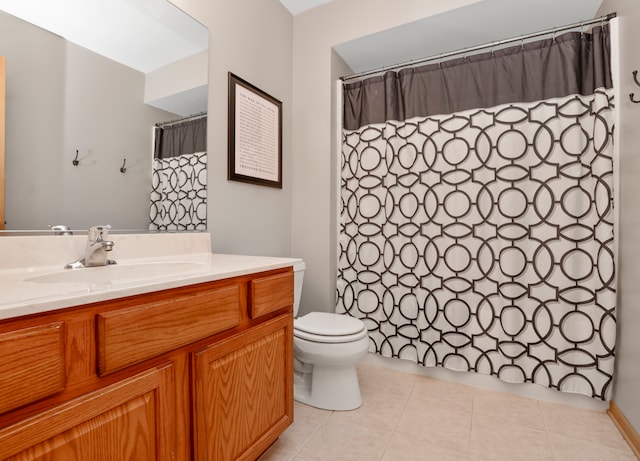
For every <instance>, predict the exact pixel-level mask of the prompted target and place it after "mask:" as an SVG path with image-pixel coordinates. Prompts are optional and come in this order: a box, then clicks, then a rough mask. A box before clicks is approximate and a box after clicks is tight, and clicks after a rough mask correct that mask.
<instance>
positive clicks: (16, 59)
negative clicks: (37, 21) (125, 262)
mask: <svg viewBox="0 0 640 461" xmlns="http://www.w3.org/2000/svg"><path fill="white" fill-rule="evenodd" d="M0 55H5V56H6V57H7V122H6V129H7V136H6V175H7V177H6V189H5V192H6V194H5V197H6V216H5V217H6V221H7V225H6V228H7V229H10V230H15V229H40V230H43V229H46V228H47V225H55V224H66V225H68V226H70V227H71V228H72V229H75V230H86V229H88V228H89V226H91V225H94V224H111V225H113V226H114V227H115V228H119V229H146V228H147V227H148V223H149V193H150V191H151V151H152V134H151V130H152V127H153V124H154V123H156V122H159V121H162V120H167V119H170V118H173V117H174V115H173V114H170V113H167V112H165V111H162V110H159V109H155V108H152V107H149V106H147V105H146V104H144V101H143V98H144V74H142V73H140V72H137V71H135V70H133V69H130V68H129V67H126V66H124V65H122V64H118V63H116V62H114V61H112V60H110V59H106V58H104V57H102V56H100V55H98V54H96V53H93V52H91V51H89V50H87V49H86V48H82V47H80V46H78V45H74V44H72V43H70V42H67V41H66V40H64V39H62V38H61V37H59V36H58V35H54V34H51V33H49V32H46V31H44V30H42V29H40V28H38V27H35V26H33V25H31V24H28V23H26V22H24V21H21V20H19V19H17V18H14V17H13V16H10V15H7V14H4V13H2V14H0ZM76 149H78V150H79V159H80V165H78V166H73V165H72V163H71V162H72V160H73V158H74V152H75V150H76ZM124 158H126V159H127V174H125V175H123V174H122V173H120V171H119V170H120V167H121V165H122V162H123V159H124Z"/></svg>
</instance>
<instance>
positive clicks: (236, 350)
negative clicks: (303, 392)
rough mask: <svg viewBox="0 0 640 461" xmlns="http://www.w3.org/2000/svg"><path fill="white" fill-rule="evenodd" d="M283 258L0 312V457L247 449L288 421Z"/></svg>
mask: <svg viewBox="0 0 640 461" xmlns="http://www.w3.org/2000/svg"><path fill="white" fill-rule="evenodd" d="M292 305H293V272H292V271H291V268H284V269H278V270H273V271H268V272H262V273H256V274H251V275H246V276H239V277H233V278H229V279H225V280H220V281H215V282H209V283H203V284H198V285H191V286H187V287H181V288H176V289H170V290H164V291H159V292H154V293H148V294H143V295H136V296H131V297H127V298H121V299H116V300H111V301H104V302H100V303H95V304H91V305H85V306H77V307H73V308H69V309H62V310H58V311H55V312H49V313H44V314H38V315H34V316H28V317H22V318H17V319H9V320H4V321H0V460H61V461H70V460H78V461H84V460H91V461H102V460H104V461H107V460H109V461H111V460H136V461H137V460H198V461H200V460H216V461H224V460H236V459H238V460H254V459H256V458H257V457H258V456H259V455H260V454H261V453H262V452H263V451H264V450H266V449H267V448H268V447H269V445H271V444H272V443H273V442H274V441H275V440H276V439H277V438H278V436H279V435H280V434H281V433H282V432H283V431H284V430H285V428H286V427H287V426H288V425H289V424H291V422H292V421H293V331H292V328H293V315H292V307H293V306H292Z"/></svg>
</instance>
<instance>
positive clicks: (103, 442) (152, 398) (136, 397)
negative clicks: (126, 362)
mask: <svg viewBox="0 0 640 461" xmlns="http://www.w3.org/2000/svg"><path fill="white" fill-rule="evenodd" d="M172 382H173V376H172V369H171V366H170V365H167V366H165V367H161V368H157V369H152V370H149V371H147V372H145V373H141V374H139V375H135V376H133V377H131V378H128V379H126V380H123V381H121V382H118V383H117V384H114V385H111V386H108V387H106V388H104V389H102V390H99V391H96V392H92V393H90V394H87V395H85V396H82V397H80V398H78V399H75V400H71V401H70V402H68V403H65V404H62V405H60V406H59V407H56V408H53V409H52V410H50V411H45V412H43V413H41V414H39V415H37V416H36V417H34V418H30V419H27V420H25V421H24V422H21V423H18V424H15V425H13V426H9V427H7V428H4V429H0V459H2V460H10V461H27V460H28V461H34V460H39V461H44V460H47V461H88V460H91V461H113V460H136V461H146V460H149V461H151V460H161V461H162V460H167V461H169V460H172V459H175V428H173V427H172V424H173V423H172V421H173V414H172V406H171V402H172V401H173V400H174V398H175V396H174V395H172V393H173V384H172Z"/></svg>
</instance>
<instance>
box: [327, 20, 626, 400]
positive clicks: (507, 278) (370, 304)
mask: <svg viewBox="0 0 640 461" xmlns="http://www.w3.org/2000/svg"><path fill="white" fill-rule="evenodd" d="M609 43H610V37H609V28H608V26H607V25H604V26H603V27H596V28H594V29H593V31H592V33H589V34H587V33H579V32H575V33H573V32H571V33H567V34H564V35H561V36H558V37H554V38H552V39H548V40H541V41H537V42H534V43H528V44H525V45H522V46H516V47H512V48H507V49H504V50H499V51H495V52H490V53H486V54H481V55H475V56H470V57H465V58H463V59H456V60H452V61H449V62H442V63H440V64H436V65H430V66H424V67H420V68H413V69H404V70H402V71H399V72H397V73H396V72H388V73H386V74H385V75H383V76H378V77H373V78H370V79H366V80H363V81H360V82H356V83H351V84H345V86H344V98H343V99H344V130H343V144H342V171H341V216H340V235H339V240H340V255H339V262H338V264H339V266H338V283H337V289H338V297H337V298H338V299H337V311H338V312H341V313H342V312H344V313H348V314H350V315H352V316H354V317H358V318H361V319H363V321H364V322H365V323H366V325H367V327H368V329H369V336H370V341H371V343H370V350H371V351H372V352H376V353H378V354H380V355H383V356H386V357H397V358H401V359H407V360H411V361H414V362H416V363H418V364H421V365H424V366H439V367H445V368H448V369H452V370H461V371H472V372H477V373H483V374H490V375H493V376H496V377H498V378H500V379H502V380H504V381H508V382H517V383H538V384H541V385H544V386H547V387H550V388H554V389H558V390H561V391H566V392H575V393H581V394H586V395H588V396H591V397H593V398H598V399H605V400H606V399H609V398H610V393H611V380H612V376H613V365H614V346H615V330H616V325H615V299H616V295H615V270H614V240H613V239H614V235H613V130H614V100H613V90H612V83H611V73H610V49H609Z"/></svg>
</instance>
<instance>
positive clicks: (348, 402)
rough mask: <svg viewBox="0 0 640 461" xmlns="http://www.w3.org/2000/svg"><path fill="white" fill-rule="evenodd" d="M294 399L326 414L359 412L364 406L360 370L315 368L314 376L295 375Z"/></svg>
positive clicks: (313, 370) (318, 366)
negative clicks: (349, 411) (331, 412)
mask: <svg viewBox="0 0 640 461" xmlns="http://www.w3.org/2000/svg"><path fill="white" fill-rule="evenodd" d="M293 398H294V400H296V401H298V402H301V403H304V404H306V405H311V406H312V407H316V408H322V409H324V410H355V409H356V408H358V407H360V405H362V396H361V395H360V384H359V382H358V373H357V371H356V368H355V367H354V366H342V367H323V366H320V365H314V366H313V369H312V372H311V373H308V372H307V373H305V372H301V371H295V375H294V387H293Z"/></svg>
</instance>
